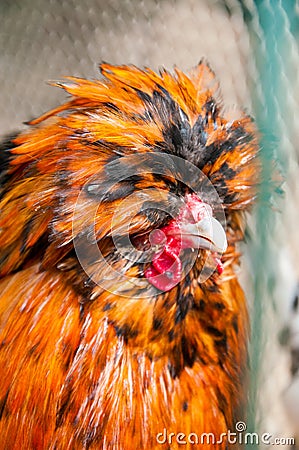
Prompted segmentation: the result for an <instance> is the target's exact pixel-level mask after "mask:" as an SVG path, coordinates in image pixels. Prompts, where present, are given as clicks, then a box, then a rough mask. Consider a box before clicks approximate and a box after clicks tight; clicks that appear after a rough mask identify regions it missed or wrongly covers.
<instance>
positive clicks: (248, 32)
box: [0, 0, 299, 449]
mask: <svg viewBox="0 0 299 450" xmlns="http://www.w3.org/2000/svg"><path fill="white" fill-rule="evenodd" d="M0 20H1V22H0V23H1V27H0V105H1V116H0V136H1V137H2V136H5V135H7V134H9V133H11V132H15V131H16V130H20V129H22V128H23V127H24V125H23V122H25V121H28V120H30V119H31V118H33V117H36V116H38V115H39V114H41V113H43V112H45V111H46V110H48V109H49V108H52V107H54V106H56V105H57V104H60V103H62V102H63V101H64V100H65V98H66V94H65V93H64V92H63V91H61V90H60V89H57V88H53V87H51V86H49V85H48V84H47V81H49V80H57V79H61V78H62V77H63V76H66V75H73V76H80V77H87V78H97V77H98V76H99V73H98V64H99V63H100V62H101V61H107V62H110V63H115V64H129V63H132V64H136V65H138V66H149V67H151V68H153V69H158V68H159V67H161V66H164V67H166V68H168V69H172V68H173V66H174V65H177V66H178V67H179V68H181V69H184V70H186V69H188V68H191V67H192V66H194V65H195V64H197V62H198V61H199V60H200V59H201V58H202V57H205V58H206V59H207V61H208V62H209V64H210V65H211V67H212V68H213V70H214V71H215V72H216V75H217V77H218V79H219V80H220V83H221V88H222V96H223V102H224V105H226V108H227V109H230V108H236V107H239V108H242V109H245V110H246V111H247V112H248V113H250V114H251V115H252V116H253V117H255V119H256V122H257V125H258V127H259V129H260V133H261V158H262V162H263V177H264V183H263V184H262V187H261V195H260V201H259V203H258V205H257V208H256V210H255V213H254V218H253V219H252V220H251V223H250V226H249V229H248V236H249V238H248V242H247V245H246V248H245V247H244V252H245V258H244V264H243V266H242V268H241V269H240V277H241V279H242V282H243V284H244V287H245V289H246V291H247V294H248V301H249V307H250V311H251V316H252V338H251V348H250V353H251V368H252V369H251V370H252V372H251V387H250V395H249V397H250V399H249V409H248V423H247V426H248V430H250V431H256V432H258V431H259V432H261V433H265V432H267V433H271V434H273V436H274V437H278V438H288V437H294V436H296V435H297V440H298V442H299V370H298V367H299V307H298V297H297V282H298V275H299V270H298V267H299V264H298V263H299V257H298V255H299V239H298V238H297V229H298V219H299V212H298V206H297V205H298V201H299V188H298V186H299V184H298V182H297V179H298V175H299V172H298V155H299V150H298V147H297V143H298V140H299V131H298V130H299V108H298V105H299V102H298V100H299V54H298V38H299V2H298V1H297V0H260V1H259V0H255V1H254V0H243V1H241V0H240V1H238V0H147V1H145V0H143V1H142V0H106V1H104V0H0ZM273 161H275V163H274V164H273ZM274 166H275V167H274ZM271 177H272V178H273V177H274V178H277V179H278V180H279V181H278V183H277V185H280V184H282V189H277V188H276V189H273V188H272V187H271V184H269V183H267V180H268V179H269V178H271ZM274 191H275V192H274ZM282 191H283V192H282ZM277 446H278V445H277ZM254 447H255V446H254V445H250V446H248V448H251V449H252V448H254ZM256 448H264V447H263V445H262V444H260V445H258V446H256ZM265 448H266V447H265ZM279 448H281V449H282V448H286V449H289V448H299V447H295V446H290V445H288V444H287V443H286V444H281V445H279Z"/></svg>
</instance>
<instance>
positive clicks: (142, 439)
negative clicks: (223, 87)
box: [0, 61, 260, 450]
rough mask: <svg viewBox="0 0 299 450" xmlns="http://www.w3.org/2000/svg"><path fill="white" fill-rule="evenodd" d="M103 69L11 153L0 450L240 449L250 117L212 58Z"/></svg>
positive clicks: (0, 261)
mask: <svg viewBox="0 0 299 450" xmlns="http://www.w3.org/2000/svg"><path fill="white" fill-rule="evenodd" d="M100 70H101V74H102V77H101V78H100V79H99V80H94V81H89V80H86V79H79V78H72V77H69V78H67V79H65V80H64V81H62V82H57V83H55V85H56V86H59V87H62V88H63V89H64V90H65V91H66V92H67V93H69V94H70V95H71V98H70V99H69V101H68V102H66V103H65V104H63V105H62V106H59V107H57V108H56V109H54V110H52V111H50V112H48V113H46V114H44V115H43V116H42V117H40V118H38V119H35V120H32V121H31V122H30V124H29V125H30V126H29V128H28V129H27V130H26V131H24V132H23V133H21V134H19V135H17V136H15V137H14V138H13V139H11V140H7V141H6V142H5V143H4V145H3V149H2V152H1V158H2V159H3V173H2V184H3V186H2V190H1V202H0V211H1V217H0V246H1V258H0V274H1V280H0V323H1V327H0V330H1V331H0V333H1V336H0V343H1V346H0V378H1V385H0V436H1V444H0V448H1V449H5V450H9V449H18V450H19V449H38V450H39V449H59V450H65V449H72V450H74V449H97V450H99V449H107V450H108V449H113V450H116V449H119V450H121V449H122V450H129V449H130V450H134V449H136V450H137V449H138V450H139V449H146V450H150V449H161V448H168V449H170V448H171V449H176V448H180V447H181V446H182V443H183V445H184V446H185V448H213V449H225V448H228V445H229V442H228V438H227V436H226V435H225V433H227V432H228V430H231V431H232V432H234V431H236V430H235V425H236V422H237V421H239V420H242V419H244V410H245V406H246V383H247V378H246V371H247V340H248V331H249V324H248V322H249V320H248V314H247V307H246V301H245V297H244V294H243V291H242V289H241V287H240V285H239V283H238V280H237V278H236V275H235V268H236V266H237V265H238V263H239V256H240V254H239V251H238V248H237V245H238V241H241V240H242V239H243V237H244V229H245V214H244V213H245V212H246V211H247V210H249V209H250V207H251V205H252V204H253V203H254V200H255V198H256V195H257V186H258V183H259V171H260V170H259V159H258V157H257V155H258V139H257V132H256V129H255V126H254V123H253V121H252V119H251V118H250V117H248V116H246V115H245V114H243V113H240V115H239V117H238V118H231V117H229V115H228V114H227V115H226V114H225V113H224V111H223V108H222V104H221V100H220V96H219V92H218V91H219V86H218V83H217V82H216V80H215V75H214V73H213V72H212V71H211V69H210V68H209V66H208V65H207V64H206V63H205V62H204V61H202V62H200V63H199V64H198V66H196V67H195V68H194V69H193V70H191V71H190V72H188V74H184V73H183V72H181V71H180V70H178V69H175V72H174V73H173V74H171V73H170V72H168V71H166V70H161V71H160V73H159V74H158V73H155V72H153V71H152V70H150V69H144V70H140V69H138V68H136V67H135V66H112V65H109V64H106V63H104V64H101V66H100ZM204 433H212V435H210V436H204V435H203V436H202V434H204ZM222 433H223V434H222Z"/></svg>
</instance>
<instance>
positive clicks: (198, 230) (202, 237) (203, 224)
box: [180, 217, 227, 253]
mask: <svg viewBox="0 0 299 450" xmlns="http://www.w3.org/2000/svg"><path fill="white" fill-rule="evenodd" d="M180 233H181V239H182V247H183V248H202V249H205V250H211V251H212V252H217V253H224V252H225V251H226V249H227V239H226V234H225V231H224V228H223V226H222V225H221V223H220V222H218V220H216V219H215V218H214V217H206V218H204V219H202V220H200V221H199V222H197V223H184V224H182V225H180Z"/></svg>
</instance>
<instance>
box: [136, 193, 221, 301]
mask: <svg viewBox="0 0 299 450" xmlns="http://www.w3.org/2000/svg"><path fill="white" fill-rule="evenodd" d="M211 215H212V208H211V207H210V206H209V205H208V204H206V203H204V202H203V201H202V200H201V199H200V198H199V197H198V196H197V195H196V194H187V195H186V197H185V205H184V206H183V207H182V209H181V211H180V213H179V215H178V217H177V218H176V219H173V220H172V221H171V222H170V223H169V225H167V226H165V227H163V228H161V229H160V230H155V231H154V232H153V233H151V236H150V241H151V244H152V245H157V246H158V247H160V248H159V249H158V251H157V252H156V253H155V255H154V257H153V260H152V263H151V265H150V267H149V268H148V269H147V270H146V271H145V277H146V278H147V279H148V280H149V282H150V283H151V284H152V285H153V286H155V287H156V288H158V289H160V290H161V291H164V292H165V291H169V290H170V289H172V288H173V287H174V286H175V285H176V284H178V283H179V282H180V281H181V277H182V262H181V260H180V257H179V255H180V253H181V250H183V249H187V248H194V247H193V245H192V237H191V236H188V235H186V234H184V235H183V234H182V233H181V227H182V225H184V224H186V223H193V224H194V223H198V222H200V221H201V220H202V219H204V218H205V217H211ZM213 257H214V260H215V262H216V269H217V272H218V274H219V275H220V274H221V273H222V272H223V265H222V263H221V260H220V259H219V258H218V257H217V256H216V254H213Z"/></svg>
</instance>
